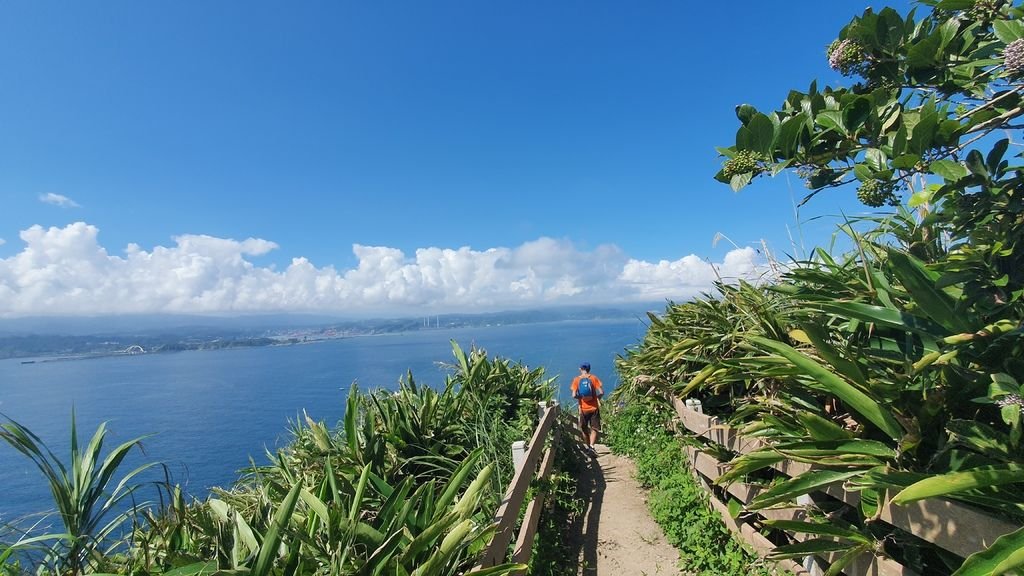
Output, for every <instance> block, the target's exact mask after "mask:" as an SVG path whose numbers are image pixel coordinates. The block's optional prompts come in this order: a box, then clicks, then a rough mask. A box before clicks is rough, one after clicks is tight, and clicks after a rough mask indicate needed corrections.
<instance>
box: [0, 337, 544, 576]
mask: <svg viewBox="0 0 1024 576" xmlns="http://www.w3.org/2000/svg"><path fill="white" fill-rule="evenodd" d="M452 348H453V353H454V356H455V364H454V365H453V370H454V371H453V373H452V374H451V375H449V377H448V378H447V379H446V381H445V384H444V386H443V387H442V388H440V389H438V390H435V389H433V388H429V387H425V386H421V385H419V384H418V383H417V382H416V381H415V380H414V379H413V377H412V375H411V374H409V375H407V376H406V377H405V378H404V379H403V380H401V381H400V383H399V388H398V390H397V391H387V390H378V391H371V392H361V391H359V390H358V389H357V388H356V387H355V386H353V387H352V388H351V389H350V391H349V395H348V398H347V405H346V413H345V418H344V421H343V422H342V423H341V426H340V427H339V429H337V430H332V429H329V428H328V427H327V426H326V425H325V424H323V423H322V422H316V421H314V420H312V419H310V418H309V417H308V416H307V417H305V418H304V419H303V420H300V421H297V422H295V423H294V424H293V425H292V430H291V432H292V434H293V439H292V442H291V444H290V445H289V446H288V447H287V448H285V449H283V450H280V451H278V452H277V453H274V454H269V460H270V462H269V463H268V464H266V465H263V466H253V467H252V468H251V469H250V470H249V471H248V472H247V473H246V474H245V475H244V476H242V477H241V478H240V479H239V481H238V483H237V484H236V485H235V486H234V487H232V488H231V489H226V490H217V491H215V494H214V495H213V496H211V497H210V498H208V499H206V500H205V501H191V502H189V501H187V500H186V498H185V497H184V496H183V495H182V494H181V492H180V490H179V489H178V488H177V487H174V488H172V489H170V490H169V491H168V498H167V501H166V502H165V503H164V505H163V507H162V508H161V509H160V510H158V511H157V512H155V513H154V512H151V511H147V510H135V511H134V512H137V513H138V514H139V517H140V521H138V522H137V523H136V524H135V529H134V532H133V534H132V537H131V548H130V549H129V550H128V551H127V552H125V553H123V554H119V555H116V556H110V557H105V558H104V559H103V560H104V563H105V565H106V567H107V569H108V570H111V571H117V572H119V573H147V574H160V573H163V574H168V575H171V574H173V575H174V576H188V575H197V574H209V573H212V572H215V571H217V572H225V573H232V574H238V575H247V574H251V575H258V576H264V575H269V574H289V575H291V574H325V575H332V576H334V575H345V574H374V575H376V574H388V575H391V574H396V575H411V576H441V575H449V574H451V575H454V574H460V573H463V572H465V571H466V570H468V569H469V568H471V567H472V566H473V564H474V560H475V558H476V557H477V556H478V555H479V553H480V552H481V551H482V550H483V548H484V546H485V545H486V544H487V543H488V542H489V541H490V537H491V535H492V534H493V530H494V527H493V526H492V524H491V514H492V513H493V510H494V509H496V508H497V504H498V502H499V501H500V498H501V496H502V493H503V490H504V486H505V484H507V482H508V481H509V480H510V476H511V470H512V468H511V462H510V460H511V457H510V455H509V453H508V444H509V443H510V442H511V440H510V439H512V438H514V439H520V438H522V437H524V436H527V435H528V434H529V433H530V430H531V429H532V427H533V425H534V421H533V420H534V417H535V414H536V405H537V402H538V401H539V400H547V399H549V398H550V397H551V396H552V395H553V387H552V382H551V381H550V380H545V379H544V378H543V371H542V370H529V369H527V368H526V367H525V366H522V365H521V364H514V363H512V362H510V361H508V360H504V359H491V358H489V357H488V356H487V354H486V352H484V351H483V350H475V349H474V350H471V351H470V352H469V353H466V352H464V351H463V350H462V349H461V348H460V347H459V346H458V345H457V344H455V343H454V342H453V344H452ZM13 566H14V565H13V564H11V563H8V564H6V565H5V567H6V568H8V569H13V568H12V567H13ZM521 568H525V566H521V565H514V564H503V565H500V566H497V567H494V568H493V569H489V570H486V571H484V572H483V573H484V574H494V575H501V574H508V573H511V572H512V571H514V570H517V569H521ZM42 572H43V573H49V571H48V570H46V569H43V570H42Z"/></svg>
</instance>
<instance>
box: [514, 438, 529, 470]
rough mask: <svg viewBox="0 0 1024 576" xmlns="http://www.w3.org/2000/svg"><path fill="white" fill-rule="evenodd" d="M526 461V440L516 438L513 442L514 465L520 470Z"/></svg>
mask: <svg viewBox="0 0 1024 576" xmlns="http://www.w3.org/2000/svg"><path fill="white" fill-rule="evenodd" d="M525 461H526V442H525V441H523V440H516V441H515V442H513V443H512V466H513V467H514V468H515V469H516V472H519V469H520V468H522V467H523V462H525Z"/></svg>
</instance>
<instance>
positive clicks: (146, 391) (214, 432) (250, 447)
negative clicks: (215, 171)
mask: <svg viewBox="0 0 1024 576" xmlns="http://www.w3.org/2000/svg"><path fill="white" fill-rule="evenodd" d="M645 330H646V326H645V325H644V324H643V323H642V322H641V321H640V320H625V321H587V322H553V323H542V324H528V325H525V324H524V325H515V326H494V327H484V328H461V329H438V330H431V331H423V332H414V333H406V334H393V335H381V336H366V337H357V338H347V339H342V340H330V341H324V342H318V343H313V344H303V345H295V346H279V347H264V348H246V349H234V350H216V351H200V352H180V353H172V354H152V355H139V356H118V357H105V358H97V359H89V360H75V361H58V362H38V363H35V364H22V363H21V361H20V360H17V359H15V360H4V361H0V414H2V415H3V416H5V417H6V418H10V419H13V420H16V421H18V422H19V423H21V424H24V425H25V426H27V427H29V429H31V430H32V431H33V432H34V433H35V434H36V435H38V436H39V437H40V438H41V439H42V440H43V441H44V442H45V443H46V444H47V445H48V446H49V447H50V448H51V449H52V450H53V451H54V452H55V453H56V454H57V456H58V457H60V458H62V459H66V458H67V454H68V447H69V445H70V439H69V438H70V421H71V413H72V409H73V410H74V412H75V414H76V419H77V428H78V434H79V442H80V443H83V444H84V443H87V442H88V440H89V438H90V437H91V435H92V433H93V432H94V431H95V430H96V427H97V426H98V425H99V424H100V423H101V422H104V421H106V422H107V423H108V424H107V426H108V429H109V430H110V432H109V434H108V440H107V444H106V446H105V450H104V454H106V452H107V451H108V450H109V449H110V448H113V447H115V446H117V445H119V444H120V443H122V442H125V441H128V440H130V439H133V438H136V437H139V436H144V435H148V436H147V438H146V439H145V440H144V442H143V446H144V450H145V453H144V454H138V453H137V454H133V455H132V457H131V461H129V462H126V465H125V468H123V469H124V470H125V471H128V470H131V469H133V468H134V466H133V465H138V464H139V463H141V462H152V461H157V462H162V463H163V464H165V465H166V466H167V468H168V470H169V471H170V473H171V474H172V478H173V480H174V481H175V482H178V483H180V484H182V486H183V487H184V488H185V490H186V491H187V492H188V493H189V494H191V495H194V496H197V497H200V498H202V497H204V496H206V495H207V494H208V493H209V490H210V488H211V487H214V486H225V487H226V486H229V485H230V484H231V482H232V481H233V480H234V479H235V478H236V477H237V471H238V470H240V469H242V468H244V467H246V466H248V465H249V463H250V459H251V460H252V461H255V462H256V463H258V464H262V463H265V462H266V461H267V457H266V452H267V450H273V449H274V448H275V447H278V446H281V445H283V444H284V443H286V442H287V439H288V437H287V427H288V423H289V421H294V420H295V419H296V418H297V417H300V416H301V414H302V413H303V411H305V412H306V413H308V414H309V415H310V416H311V417H312V418H314V419H317V420H323V421H325V422H327V423H329V424H334V423H337V422H338V421H339V420H340V419H341V418H342V417H343V415H344V402H345V397H346V394H347V392H348V388H349V386H350V385H351V384H352V382H357V383H358V385H359V386H360V387H363V388H396V387H397V383H398V379H399V378H400V377H401V376H402V375H404V374H405V373H406V371H408V370H411V371H412V373H413V376H414V377H415V378H416V380H417V382H420V383H423V384H426V385H431V386H438V385H440V384H442V383H443V381H444V376H445V373H446V369H445V368H444V367H443V366H441V365H440V364H439V363H442V362H447V363H450V362H453V357H452V354H451V345H450V341H451V340H453V339H454V340H455V341H457V342H458V343H459V344H460V345H461V346H462V347H463V348H464V349H468V348H469V347H470V346H472V345H476V346H478V347H481V348H484V349H486V350H487V351H488V352H489V353H490V354H491V355H492V356H493V355H498V356H503V357H507V358H511V359H513V360H518V361H522V362H524V363H525V364H527V365H528V366H530V367H531V368H532V367H537V366H543V367H545V369H546V371H547V375H548V376H549V377H558V384H559V390H560V397H561V398H562V399H563V400H567V399H568V398H569V395H568V385H569V382H571V380H572V377H573V376H575V375H576V373H577V366H578V365H579V363H580V362H582V361H589V362H590V363H591V365H592V371H593V372H594V373H595V374H597V375H598V376H600V377H601V378H602V379H603V381H604V382H605V385H606V392H607V391H610V390H612V389H614V387H615V385H616V384H617V378H616V375H615V373H614V369H613V366H614V364H613V363H614V359H615V356H616V355H617V354H621V353H622V352H623V350H624V349H625V348H626V347H628V346H632V345H634V344H636V343H637V342H638V341H639V340H640V339H642V338H643V334H644V332H645ZM161 474H162V473H161ZM151 477H152V476H151ZM50 508H51V505H50V495H49V492H48V487H47V484H46V481H45V479H44V478H43V477H42V475H41V473H40V472H39V471H38V470H37V469H36V468H35V467H34V465H32V464H31V463H30V462H29V461H28V460H27V459H26V458H25V457H23V456H21V455H20V454H18V453H17V452H15V451H14V450H13V449H12V448H11V447H10V446H8V445H7V444H6V443H3V442H0V523H4V522H11V521H13V520H16V519H18V518H21V517H24V516H25V515H28V514H34V513H39V512H44V511H46V510H48V509H50Z"/></svg>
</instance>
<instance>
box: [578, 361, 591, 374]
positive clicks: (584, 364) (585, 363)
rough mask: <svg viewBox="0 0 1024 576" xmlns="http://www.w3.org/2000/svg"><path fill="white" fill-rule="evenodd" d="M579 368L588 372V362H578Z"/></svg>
mask: <svg viewBox="0 0 1024 576" xmlns="http://www.w3.org/2000/svg"><path fill="white" fill-rule="evenodd" d="M580 370H586V371H587V372H590V362H584V363H583V364H580Z"/></svg>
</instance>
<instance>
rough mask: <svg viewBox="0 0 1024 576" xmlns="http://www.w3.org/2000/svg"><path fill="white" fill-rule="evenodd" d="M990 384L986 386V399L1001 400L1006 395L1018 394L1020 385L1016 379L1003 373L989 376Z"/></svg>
mask: <svg viewBox="0 0 1024 576" xmlns="http://www.w3.org/2000/svg"><path fill="white" fill-rule="evenodd" d="M989 379H991V380H992V383H991V384H989V385H988V397H989V398H992V399H996V398H1001V397H1003V396H1006V395H1008V394H1020V392H1021V389H1020V384H1018V383H1017V379H1016V378H1014V377H1013V376H1010V375H1009V374H1006V373H1004V372H997V373H995V374H990V375H989Z"/></svg>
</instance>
